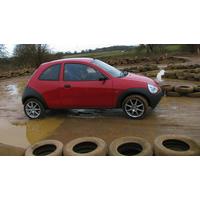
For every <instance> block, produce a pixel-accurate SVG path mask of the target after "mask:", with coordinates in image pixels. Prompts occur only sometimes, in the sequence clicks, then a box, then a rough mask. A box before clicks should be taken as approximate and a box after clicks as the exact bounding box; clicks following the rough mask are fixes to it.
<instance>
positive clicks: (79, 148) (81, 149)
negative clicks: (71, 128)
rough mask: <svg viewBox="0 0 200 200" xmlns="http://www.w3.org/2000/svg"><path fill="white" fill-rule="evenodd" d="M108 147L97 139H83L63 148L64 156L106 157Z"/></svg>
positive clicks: (71, 142) (78, 139)
mask: <svg viewBox="0 0 200 200" xmlns="http://www.w3.org/2000/svg"><path fill="white" fill-rule="evenodd" d="M107 154H108V146H107V144H106V142H105V141H104V140H102V139H101V138H97V137H81V138H76V139H74V140H71V141H70V142H68V143H67V144H66V145H64V148H63V155H64V156H106V155H107Z"/></svg>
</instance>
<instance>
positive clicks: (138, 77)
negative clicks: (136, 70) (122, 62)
mask: <svg viewBox="0 0 200 200" xmlns="http://www.w3.org/2000/svg"><path fill="white" fill-rule="evenodd" d="M123 79H124V80H129V81H131V80H134V81H138V82H143V83H147V84H152V85H157V84H156V82H155V81H154V80H153V79H151V78H148V77H146V76H142V75H136V74H132V73H128V75H127V76H125V77H123Z"/></svg>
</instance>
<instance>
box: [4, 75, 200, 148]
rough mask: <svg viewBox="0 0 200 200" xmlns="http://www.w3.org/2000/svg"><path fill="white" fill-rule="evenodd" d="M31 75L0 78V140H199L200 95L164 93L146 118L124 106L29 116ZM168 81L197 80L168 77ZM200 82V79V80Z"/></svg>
mask: <svg viewBox="0 0 200 200" xmlns="http://www.w3.org/2000/svg"><path fill="white" fill-rule="evenodd" d="M28 78H29V77H28V76H23V77H18V78H11V79H6V80H1V81H0V142H1V143H7V144H12V145H16V146H21V147H27V146H28V145H30V144H33V143H35V142H37V141H40V140H42V139H45V138H53V139H58V140H60V141H62V142H63V143H66V142H67V141H69V140H71V139H73V138H77V137H82V136H97V137H100V138H102V139H104V140H105V141H107V142H108V143H110V142H111V140H113V139H114V138H117V137H121V136H139V137H144V138H146V139H147V140H149V141H150V142H151V143H152V142H153V140H154V138H155V137H156V136H157V135H162V134H185V135H188V136H191V137H193V138H195V139H196V140H197V141H199V142H200V123H199V120H200V99H199V98H189V97H163V99H162V100H161V102H160V104H159V105H158V106H157V107H156V109H155V110H154V111H152V112H150V113H149V115H148V116H147V117H146V118H145V119H143V120H136V121H134V120H130V119H127V118H125V116H124V114H123V112H122V111H121V110H118V109H116V110H63V111H50V112H48V113H47V116H46V118H44V119H40V120H29V119H27V118H26V117H25V115H24V112H23V106H22V104H21V94H22V91H23V88H24V86H25V84H26V82H27V80H28ZM164 82H166V83H175V84H182V83H187V84H195V82H191V81H184V82H183V81H178V80H165V81H164ZM198 83H199V82H198Z"/></svg>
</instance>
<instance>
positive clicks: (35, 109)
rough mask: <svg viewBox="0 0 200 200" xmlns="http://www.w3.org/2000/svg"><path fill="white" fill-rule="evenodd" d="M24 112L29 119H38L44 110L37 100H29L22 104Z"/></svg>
mask: <svg viewBox="0 0 200 200" xmlns="http://www.w3.org/2000/svg"><path fill="white" fill-rule="evenodd" d="M24 112H25V114H26V116H27V117H29V118H30V119H39V118H42V117H43V116H44V114H45V108H44V106H43V104H42V103H41V102H40V101H39V100H37V99H34V98H31V99H28V100H27V101H26V102H25V103H24Z"/></svg>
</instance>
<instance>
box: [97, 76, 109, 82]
mask: <svg viewBox="0 0 200 200" xmlns="http://www.w3.org/2000/svg"><path fill="white" fill-rule="evenodd" d="M106 80H108V78H107V77H105V76H102V77H100V78H99V81H106Z"/></svg>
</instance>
